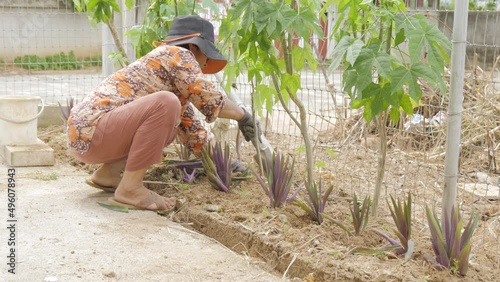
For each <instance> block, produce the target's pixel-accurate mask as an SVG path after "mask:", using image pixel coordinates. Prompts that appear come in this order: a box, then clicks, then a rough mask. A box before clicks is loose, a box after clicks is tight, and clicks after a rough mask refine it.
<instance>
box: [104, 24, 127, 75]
mask: <svg viewBox="0 0 500 282" xmlns="http://www.w3.org/2000/svg"><path fill="white" fill-rule="evenodd" d="M113 18H114V17H111V19H109V20H108V21H106V22H105V23H106V25H107V26H108V28H109V31H110V32H111V35H112V36H113V41H114V42H115V46H116V48H117V49H118V52H119V53H121V54H122V56H123V57H124V58H126V53H125V48H123V44H122V41H121V39H120V35H119V34H118V31H116V26H115V23H114V21H113ZM120 64H121V66H122V67H125V66H126V65H127V64H128V59H127V61H126V62H120Z"/></svg>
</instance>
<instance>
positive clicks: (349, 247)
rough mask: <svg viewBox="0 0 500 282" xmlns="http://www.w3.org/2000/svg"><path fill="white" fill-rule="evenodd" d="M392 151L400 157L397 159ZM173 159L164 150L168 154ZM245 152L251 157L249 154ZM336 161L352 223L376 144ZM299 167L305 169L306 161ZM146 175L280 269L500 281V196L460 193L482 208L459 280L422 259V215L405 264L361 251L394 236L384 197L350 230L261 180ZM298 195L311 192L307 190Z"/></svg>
mask: <svg viewBox="0 0 500 282" xmlns="http://www.w3.org/2000/svg"><path fill="white" fill-rule="evenodd" d="M40 135H41V136H42V137H43V139H44V140H45V141H46V142H47V143H48V144H49V145H50V146H51V147H52V148H54V149H55V150H56V156H57V158H58V160H59V161H64V162H70V163H71V162H72V164H73V165H76V166H79V167H80V168H81V169H84V170H87V171H89V172H90V171H92V170H93V169H95V166H84V165H82V164H79V163H75V162H74V161H72V160H71V159H70V158H68V156H67V155H66V154H65V143H64V142H65V139H64V135H63V134H62V133H54V132H52V133H51V134H48V135H44V134H43V133H41V134H40ZM247 148H248V147H247ZM391 156H392V157H391V158H389V160H390V161H388V165H389V168H388V170H389V171H391V169H395V167H396V168H397V167H398V166H400V164H401V163H402V162H403V163H404V162H407V160H406V159H405V156H406V155H405V154H394V155H391ZM394 156H397V160H395V159H394V158H395V157H394ZM173 157H174V156H173V155H166V158H173ZM243 158H244V160H250V159H251V155H250V152H248V153H247V154H246V155H244V157H243ZM335 161H336V162H338V163H345V162H348V163H349V165H343V166H338V167H337V168H336V169H335V171H332V172H330V173H331V174H332V175H331V179H333V180H334V181H333V184H334V192H333V193H332V195H331V196H330V198H329V201H328V203H327V206H326V210H325V212H326V213H327V214H329V215H330V216H332V217H333V218H335V219H337V220H340V221H342V222H343V223H344V224H349V205H350V204H351V199H352V198H351V193H350V192H351V191H353V190H354V191H356V192H357V193H359V195H363V194H366V193H367V192H369V189H368V188H369V187H367V186H368V184H367V182H365V183H364V184H363V182H364V181H363V179H360V180H359V183H355V182H353V181H352V180H349V181H346V180H345V178H344V177H345V176H346V175H352V174H353V173H354V174H355V173H356V171H358V172H359V173H360V175H362V176H363V177H365V178H369V177H373V176H374V173H375V170H374V167H375V165H374V162H376V154H375V153H374V152H372V151H370V150H367V151H364V152H363V153H361V152H357V151H349V150H348V149H346V151H342V152H341V153H339V154H338V155H337V157H336V160H335ZM299 163H300V162H299ZM391 166H392V167H391ZM342 167H343V168H344V170H342ZM297 169H298V171H300V169H302V170H303V168H300V167H299V168H297ZM432 171H433V170H432V169H429V170H427V171H426V174H425V175H422V174H421V172H420V174H418V173H415V172H414V171H411V170H406V171H404V172H401V174H404V175H406V177H407V179H406V183H407V184H406V185H408V183H412V180H409V179H410V178H419V177H425V178H427V179H429V178H436V181H440V178H441V177H440V175H439V174H438V173H437V170H436V172H435V175H432ZM325 178H327V177H325ZM394 178H397V177H394ZM148 180H151V181H158V182H153V183H150V184H148V186H149V188H150V189H152V190H155V191H157V192H158V193H160V194H164V195H175V196H178V197H183V198H185V199H187V204H186V205H185V206H184V207H183V208H182V209H181V210H180V211H179V212H177V213H176V214H171V215H170V218H171V219H172V220H174V221H176V222H179V223H181V224H183V225H184V226H186V227H189V228H191V229H193V230H196V231H198V232H200V233H202V234H205V235H207V236H209V237H212V238H214V239H215V240H217V241H219V242H220V243H222V244H224V245H225V246H227V247H228V248H230V249H231V250H233V251H235V252H237V253H239V254H241V255H244V256H248V257H249V258H251V259H252V260H258V261H260V262H261V265H262V267H263V268H264V269H266V270H273V271H279V272H280V273H281V274H282V275H286V276H287V277H289V278H293V279H294V280H298V281H333V280H339V281H342V280H344V281H345V280H348V281H453V280H457V281H495V280H496V279H497V277H498V276H499V275H500V270H499V264H498V263H499V258H500V254H498V251H499V248H498V234H499V230H500V226H499V225H500V224H499V216H500V215H499V213H500V208H499V207H500V206H499V203H498V202H494V201H478V200H477V199H476V198H473V197H472V196H469V195H463V196H462V197H461V200H462V202H463V206H464V207H466V210H469V209H472V207H474V208H476V209H477V210H478V212H479V213H480V214H481V220H480V222H479V226H478V228H477V230H476V233H475V234H474V237H473V242H472V244H473V246H472V253H473V258H472V260H471V266H470V269H469V272H468V274H467V276H466V277H465V278H458V277H457V276H454V275H452V274H449V272H446V271H437V270H435V269H434V268H433V267H432V266H431V265H429V264H428V263H427V262H426V260H425V259H424V255H426V254H428V255H433V252H432V248H431V241H430V239H429V235H430V233H429V230H428V227H427V226H426V222H424V221H423V220H421V219H422V216H418V218H416V219H415V220H414V225H413V234H412V238H413V240H414V241H415V252H414V254H413V257H412V258H411V259H410V260H409V261H407V262H404V259H403V258H402V257H398V256H395V255H394V254H393V253H392V252H390V251H388V252H387V251H386V252H382V251H380V252H377V253H372V254H363V253H356V252H355V249H356V248H357V247H363V248H378V247H380V246H382V245H384V244H385V243H386V242H385V241H384V240H383V238H382V237H380V236H379V235H377V234H375V233H374V232H373V231H372V230H373V228H377V229H380V230H384V231H386V232H387V233H388V234H389V235H391V236H394V235H393V234H392V231H391V230H392V228H394V224H393V223H392V219H391V218H390V215H389V214H388V213H387V210H386V207H385V203H384V202H381V204H380V206H381V212H380V213H379V217H378V218H376V219H374V218H371V219H370V223H369V225H368V227H367V229H366V230H365V231H364V232H363V233H361V235H360V236H348V235H347V234H346V233H345V232H344V231H342V229H340V228H338V227H337V226H335V225H333V224H332V223H331V222H329V221H328V220H325V221H324V222H323V224H322V225H318V224H317V223H315V222H314V221H312V220H311V219H310V218H309V217H308V215H307V214H306V213H305V212H304V211H303V210H301V209H300V208H298V207H296V206H293V205H288V206H286V207H284V208H281V209H271V208H270V207H269V199H268V198H267V197H266V196H265V194H264V192H263V190H262V188H261V187H260V186H259V184H258V183H257V181H256V180H255V179H252V180H250V181H244V182H242V183H241V184H240V185H239V186H238V187H237V188H235V189H234V190H232V191H230V192H229V193H223V192H219V191H216V190H215V189H213V188H212V187H210V185H209V184H208V181H207V180H206V179H205V178H204V177H200V178H198V179H197V180H196V181H195V183H194V184H192V185H188V184H185V183H182V182H180V181H178V180H176V179H174V178H171V175H170V173H169V172H168V171H167V170H166V169H165V167H164V166H161V165H158V166H155V167H154V168H152V169H151V170H150V171H149V172H148ZM417 180H418V179H417ZM387 185H390V183H388V184H387ZM416 188H418V187H416ZM302 192H304V191H302ZM418 193H421V192H418ZM422 193H423V192H422ZM427 193H429V195H430V197H436V191H428V192H427ZM359 195H358V196H359ZM401 195H404V194H401ZM401 195H399V196H401ZM395 196H398V195H395ZM417 196H419V197H415V198H416V203H415V213H417V214H420V213H421V211H422V206H423V204H426V203H425V201H426V199H429V198H428V197H426V196H422V195H421V194H419V195H417ZM300 197H302V198H303V197H305V195H304V194H303V193H301V195H300ZM466 219H468V215H466ZM349 227H350V226H349Z"/></svg>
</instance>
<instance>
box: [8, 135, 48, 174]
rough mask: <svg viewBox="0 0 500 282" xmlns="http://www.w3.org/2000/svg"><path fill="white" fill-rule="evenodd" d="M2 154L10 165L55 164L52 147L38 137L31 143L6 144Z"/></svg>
mask: <svg viewBox="0 0 500 282" xmlns="http://www.w3.org/2000/svg"><path fill="white" fill-rule="evenodd" d="M3 156H4V159H5V160H6V161H7V164H8V165H9V166H12V167H19V166H50V165H54V164H55V156H54V149H52V148H51V147H50V146H49V145H47V144H45V143H43V142H42V141H41V140H40V139H38V141H37V143H36V144H32V145H7V146H5V148H4V154H3Z"/></svg>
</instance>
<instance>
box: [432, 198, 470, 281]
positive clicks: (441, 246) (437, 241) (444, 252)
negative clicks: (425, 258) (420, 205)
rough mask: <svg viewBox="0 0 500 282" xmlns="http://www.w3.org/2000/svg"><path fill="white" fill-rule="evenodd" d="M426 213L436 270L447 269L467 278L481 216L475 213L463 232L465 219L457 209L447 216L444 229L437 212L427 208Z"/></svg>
mask: <svg viewBox="0 0 500 282" xmlns="http://www.w3.org/2000/svg"><path fill="white" fill-rule="evenodd" d="M425 211H426V214H427V221H428V223H429V229H430V231H431V240H432V249H433V250H434V254H435V255H436V258H435V261H436V263H437V264H435V267H436V269H443V268H445V269H449V270H450V271H452V272H454V273H458V274H460V275H462V276H465V275H466V274H467V270H468V269H469V256H470V251H471V238H472V235H473V234H474V230H475V229H476V227H477V222H478V218H479V216H478V215H475V214H474V213H473V214H472V215H471V217H470V219H469V222H468V223H467V226H465V228H464V229H463V232H462V228H463V219H462V216H461V215H460V213H459V211H458V209H456V208H455V207H453V208H452V209H451V211H450V214H445V216H444V221H443V227H442V226H441V225H440V224H439V219H438V217H437V215H436V213H435V212H432V211H431V210H430V208H429V207H425Z"/></svg>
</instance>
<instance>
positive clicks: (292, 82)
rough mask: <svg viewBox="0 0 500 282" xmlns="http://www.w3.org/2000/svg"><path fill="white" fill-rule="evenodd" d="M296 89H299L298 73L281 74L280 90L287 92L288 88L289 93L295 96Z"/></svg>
mask: <svg viewBox="0 0 500 282" xmlns="http://www.w3.org/2000/svg"><path fill="white" fill-rule="evenodd" d="M298 89H300V74H298V73H294V74H292V75H290V74H288V73H285V74H283V75H282V76H281V91H282V92H288V90H289V91H290V93H289V94H290V95H293V96H295V95H296V93H297V90H298Z"/></svg>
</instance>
